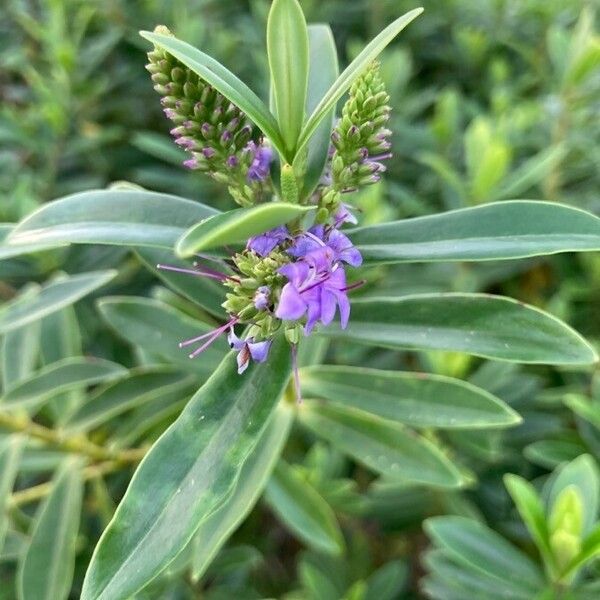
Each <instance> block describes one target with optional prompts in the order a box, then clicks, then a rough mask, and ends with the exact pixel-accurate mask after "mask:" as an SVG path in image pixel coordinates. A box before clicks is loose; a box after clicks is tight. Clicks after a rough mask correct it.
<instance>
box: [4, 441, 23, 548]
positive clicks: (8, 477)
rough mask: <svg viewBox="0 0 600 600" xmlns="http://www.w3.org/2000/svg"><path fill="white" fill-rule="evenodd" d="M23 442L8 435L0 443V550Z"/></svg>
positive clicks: (6, 528)
mask: <svg viewBox="0 0 600 600" xmlns="http://www.w3.org/2000/svg"><path fill="white" fill-rule="evenodd" d="M24 442H25V438H24V437H22V436H20V435H9V436H7V437H6V438H4V439H3V440H2V442H1V443H0V548H3V547H4V539H5V538H6V532H7V531H8V525H9V519H8V515H7V513H6V508H7V504H8V500H9V498H10V494H11V492H12V490H13V485H14V483H15V479H16V478H17V474H18V472H19V461H20V460H21V451H22V450H23V444H24Z"/></svg>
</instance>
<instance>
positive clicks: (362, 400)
mask: <svg viewBox="0 0 600 600" xmlns="http://www.w3.org/2000/svg"><path fill="white" fill-rule="evenodd" d="M300 381H301V382H302V392H303V395H304V396H307V397H319V398H325V399H326V400H330V401H332V402H335V403H337V404H344V405H346V406H354V407H355V408H359V409H361V410H364V411H366V412H370V413H373V414H375V415H379V416H380V417H384V418H385V419H390V420H393V421H399V422H401V423H404V424H406V425H411V426H413V427H438V428H442V429H480V428H488V427H509V426H510V425H516V424H518V423H519V422H520V421H521V419H520V417H519V415H518V414H517V413H516V412H515V411H514V410H512V408H510V407H509V406H508V405H506V404H505V403H504V402H502V400H500V399H498V398H496V397H495V396H493V395H492V394H490V393H489V392H486V391H485V390H482V389H481V388H478V387H475V386H474V385H471V384H469V383H466V382H464V381H460V380H458V379H452V378H451V377H444V376H443V375H431V374H428V373H398V372H394V371H380V370H377V369H360V368H357V367H341V366H318V367H311V368H308V369H302V371H301V377H300Z"/></svg>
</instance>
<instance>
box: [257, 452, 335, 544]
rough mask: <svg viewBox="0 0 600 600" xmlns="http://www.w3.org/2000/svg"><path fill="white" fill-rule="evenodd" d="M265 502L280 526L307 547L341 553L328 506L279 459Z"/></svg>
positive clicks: (309, 485)
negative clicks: (284, 527)
mask: <svg viewBox="0 0 600 600" xmlns="http://www.w3.org/2000/svg"><path fill="white" fill-rule="evenodd" d="M265 499H266V501H267V503H268V505H269V506H270V507H271V510H272V511H273V512H274V513H275V514H276V515H277V516H278V517H279V519H280V520H281V521H282V522H283V523H284V525H286V526H287V527H288V528H289V529H290V530H291V531H292V532H293V533H294V534H295V535H297V536H298V538H300V540H302V541H303V542H304V543H305V544H307V545H308V546H309V547H311V548H313V549H314V550H316V551H318V552H325V553H327V554H334V555H335V554H341V553H342V552H343V551H344V537H343V536H342V532H341V530H340V526H339V525H338V522H337V520H336V518H335V514H334V512H333V510H332V509H331V507H330V506H329V504H327V502H326V501H325V500H324V499H323V498H322V497H321V496H320V495H319V493H318V492H317V491H316V490H315V489H314V487H313V486H312V485H311V484H310V483H309V482H308V481H306V480H305V479H303V478H302V477H301V476H300V474H299V473H298V472H297V471H296V470H295V469H294V468H293V467H291V466H290V465H288V464H287V463H286V462H285V461H283V460H280V461H279V463H278V464H277V467H276V468H275V471H274V472H273V475H272V476H271V479H270V480H269V483H268V485H267V492H266V495H265Z"/></svg>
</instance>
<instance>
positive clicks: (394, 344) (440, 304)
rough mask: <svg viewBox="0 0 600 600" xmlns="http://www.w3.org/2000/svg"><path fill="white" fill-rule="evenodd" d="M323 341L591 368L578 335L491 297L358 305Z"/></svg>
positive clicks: (590, 353)
mask: <svg viewBox="0 0 600 600" xmlns="http://www.w3.org/2000/svg"><path fill="white" fill-rule="evenodd" d="M321 333H322V335H327V336H333V337H338V338H340V339H347V340H354V341H357V342H362V343H366V344H373V345H375V346H382V347H384V348H398V349H406V350H450V351H457V352H466V353H469V354H475V355H477V356H483V357H485V358H494V359H498V360H507V361H515V362H522V363H531V364H557V365H561V364H592V363H595V362H596V361H597V360H598V356H597V355H596V352H595V350H594V349H593V348H592V346H590V344H588V343H587V342H586V341H585V340H584V339H583V338H582V337H581V336H580V335H579V334H578V333H577V332H576V331H574V330H573V329H571V328H570V327H569V326H568V325H566V324H565V323H563V322H562V321H559V320H558V319H557V318H556V317H553V316H552V315H549V314H548V313H545V312H543V311H541V310H539V309H537V308H534V307H533V306H528V305H527V304H523V303H522V302H518V301H516V300H512V299H510V298H505V297H503V296H490V295H487V294H454V293H450V294H419V295H415V296H402V297H399V298H376V299H369V300H367V299H365V300H357V301H355V302H353V303H352V314H351V316H350V323H349V325H348V328H347V329H345V330H341V329H339V328H337V327H329V328H326V329H323V330H322V331H321Z"/></svg>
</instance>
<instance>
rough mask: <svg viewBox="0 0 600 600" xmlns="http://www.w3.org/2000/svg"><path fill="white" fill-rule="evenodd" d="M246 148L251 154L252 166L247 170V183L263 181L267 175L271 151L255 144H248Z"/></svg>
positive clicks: (271, 156)
mask: <svg viewBox="0 0 600 600" xmlns="http://www.w3.org/2000/svg"><path fill="white" fill-rule="evenodd" d="M246 148H247V149H248V150H249V151H250V152H252V154H253V159H252V164H251V165H250V168H249V169H248V181H264V180H265V179H266V178H267V176H268V175H269V168H270V167H271V161H272V160H273V150H271V148H269V147H268V146H262V145H257V144H256V143H255V142H248V145H247V146H246Z"/></svg>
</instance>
